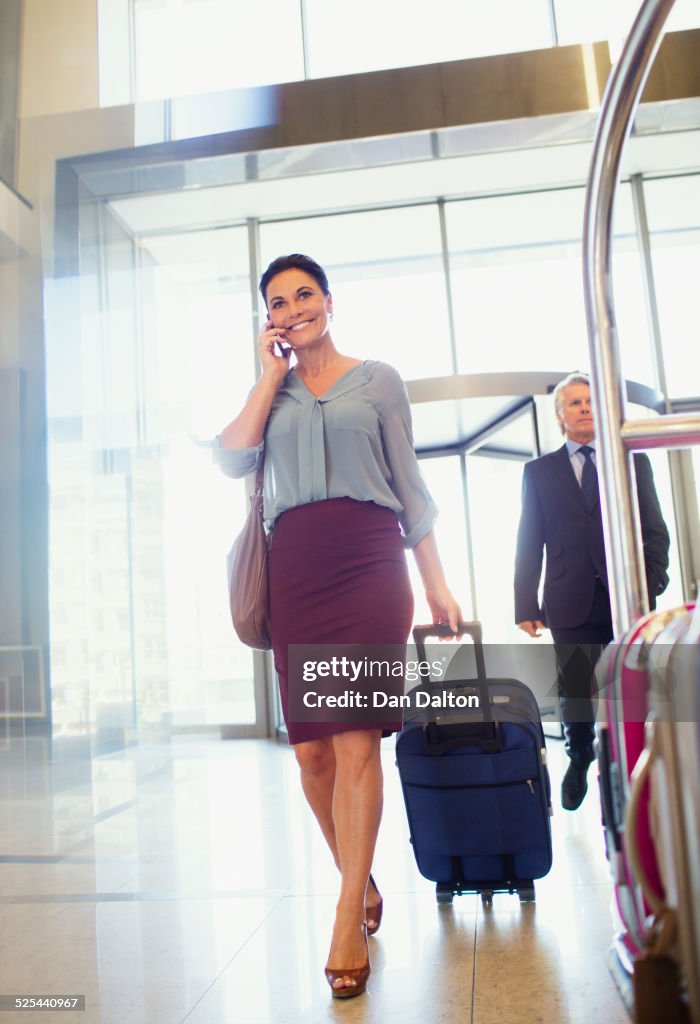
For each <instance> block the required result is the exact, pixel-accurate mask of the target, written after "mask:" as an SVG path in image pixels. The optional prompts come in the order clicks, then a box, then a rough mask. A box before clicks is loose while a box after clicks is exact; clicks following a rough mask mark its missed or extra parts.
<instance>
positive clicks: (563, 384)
mask: <svg viewBox="0 0 700 1024" xmlns="http://www.w3.org/2000/svg"><path fill="white" fill-rule="evenodd" d="M571 384H585V385H586V386H587V387H590V386H591V381H590V378H589V377H588V375H587V374H585V373H581V371H580V370H574V372H573V373H570V374H569V375H568V376H567V377H564V380H560V381H559V383H558V384H557V386H556V387H555V389H554V391H553V392H552V394H553V396H554V408H555V410H556V412H557V413H558V414H559V415H560V416H561V403H562V392H563V391H564V388H568V387H569V386H570V385H571ZM559 429H560V430H561V432H562V434H565V433H566V428H565V427H564V424H563V423H560V424H559Z"/></svg>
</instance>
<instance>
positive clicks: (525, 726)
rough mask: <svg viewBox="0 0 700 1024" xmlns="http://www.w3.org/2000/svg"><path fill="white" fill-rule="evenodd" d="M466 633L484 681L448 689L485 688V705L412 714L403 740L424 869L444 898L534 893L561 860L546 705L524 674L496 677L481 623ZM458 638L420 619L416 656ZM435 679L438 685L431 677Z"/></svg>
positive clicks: (529, 897)
mask: <svg viewBox="0 0 700 1024" xmlns="http://www.w3.org/2000/svg"><path fill="white" fill-rule="evenodd" d="M460 631H461V632H462V633H464V634H467V635H469V636H471V638H472V639H473V641H474V647H475V651H474V655H475V660H476V670H477V678H476V679H468V680H467V679H465V680H454V679H450V680H449V682H446V683H445V684H444V686H443V689H445V690H447V691H450V692H453V693H455V694H459V695H467V694H470V693H471V694H478V699H479V703H480V707H479V709H478V710H469V711H466V710H465V711H460V712H458V714H457V715H456V716H455V715H454V714H453V713H451V712H450V713H449V714H447V715H440V714H435V715H431V720H429V721H424V722H416V721H413V722H407V723H405V724H404V728H403V729H402V731H401V732H400V733H399V735H398V737H397V740H396V764H397V767H398V770H399V776H400V778H401V785H402V788H403V795H404V800H405V803H406V812H407V815H408V823H409V830H410V835H411V843H412V845H413V852H414V854H415V858H416V863H417V865H418V870H419V871H420V873H421V874H422V875H423V876H424V877H425V878H428V879H430V880H431V881H433V882H435V883H436V896H437V901H438V903H451V902H452V899H453V897H454V895H456V894H460V893H466V892H477V893H480V894H481V899H482V902H483V903H485V904H486V903H490V902H491V901H492V898H493V894H494V893H495V892H509V893H518V895H519V897H520V900H521V901H522V902H531V901H533V900H534V898H535V886H534V880H535V879H536V878H542V877H543V876H544V875H546V874H547V872H548V871H549V869H550V868H551V866H552V834H551V825H550V817H551V813H552V808H551V789H550V782H549V774H548V772H547V763H546V761H547V759H546V748H545V739H544V733H543V731H542V720H541V716H540V710H539V707H538V705H537V701H536V700H535V697H534V694H533V693H532V691H531V690H530V689H529V687H527V686H526V685H525V684H524V683H521V682H519V681H518V680H516V679H487V677H486V668H485V663H484V653H483V645H482V638H481V625H480V623H478V622H465V623H462V624H461V625H460ZM431 636H435V637H438V636H452V633H451V631H450V629H449V626H444V627H443V626H417V627H416V628H415V629H414V631H413V639H414V643H415V645H416V653H417V658H418V659H419V660H420V661H421V662H423V663H425V662H426V661H427V658H426V654H425V641H426V640H427V639H428V638H429V637H431ZM429 685H432V686H434V685H435V684H429Z"/></svg>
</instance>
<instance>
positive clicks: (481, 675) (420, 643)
mask: <svg viewBox="0 0 700 1024" xmlns="http://www.w3.org/2000/svg"><path fill="white" fill-rule="evenodd" d="M457 630H458V631H457V633H453V632H452V629H451V628H450V626H449V625H440V626H438V625H435V624H431V625H429V626H416V627H415V629H414V630H413V642H414V644H415V645H416V654H417V655H418V660H419V661H422V662H426V661H427V658H426V654H425V641H426V640H427V639H429V638H430V637H433V636H435V637H454V636H459V635H463V636H464V635H466V636H469V637H471V639H472V641H473V643H474V657H475V659H476V673H477V677H478V682H479V703H480V707H481V710H482V712H483V716H484V721H485V722H492V721H493V715H492V713H491V698H490V697H489V688H488V683H487V680H486V662H485V661H484V644H483V640H482V632H481V623H480V622H460V623H459V624H458V627H457Z"/></svg>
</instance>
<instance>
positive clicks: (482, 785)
mask: <svg viewBox="0 0 700 1024" xmlns="http://www.w3.org/2000/svg"><path fill="white" fill-rule="evenodd" d="M405 785H406V786H409V787H410V788H411V789H503V787H504V786H528V787H529V789H530V792H531V793H532V795H533V796H534V795H535V787H534V784H533V780H532V779H514V780H513V781H512V782H474V783H468V782H465V783H455V784H454V785H447V786H431V785H430V784H429V783H427V782H406V783H405Z"/></svg>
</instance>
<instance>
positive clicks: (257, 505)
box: [226, 454, 272, 651]
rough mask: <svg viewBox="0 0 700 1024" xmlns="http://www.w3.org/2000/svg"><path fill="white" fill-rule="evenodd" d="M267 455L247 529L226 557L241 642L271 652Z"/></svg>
mask: <svg viewBox="0 0 700 1024" xmlns="http://www.w3.org/2000/svg"><path fill="white" fill-rule="evenodd" d="M264 463H265V457H264V454H263V457H262V458H261V460H260V465H259V466H258V471H257V474H256V476H255V490H254V491H253V493H252V494H251V496H250V509H249V511H248V516H247V518H246V521H245V525H244V526H243V529H242V530H241V532H240V533H239V534H238V536H237V537H236V539H235V541H234V542H233V547H232V548H231V550H230V552H229V555H228V558H227V560H226V563H227V567H228V579H229V602H230V606H231V620H232V621H233V628H234V629H235V631H236V634H237V635H238V639H239V640H240V641H241V643H244V644H246V645H247V646H248V647H254V648H255V649H256V650H258V651H269V650H270V648H271V647H272V641H271V639H270V601H269V589H268V580H267V534H266V533H265V527H264V525H263V472H264Z"/></svg>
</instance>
